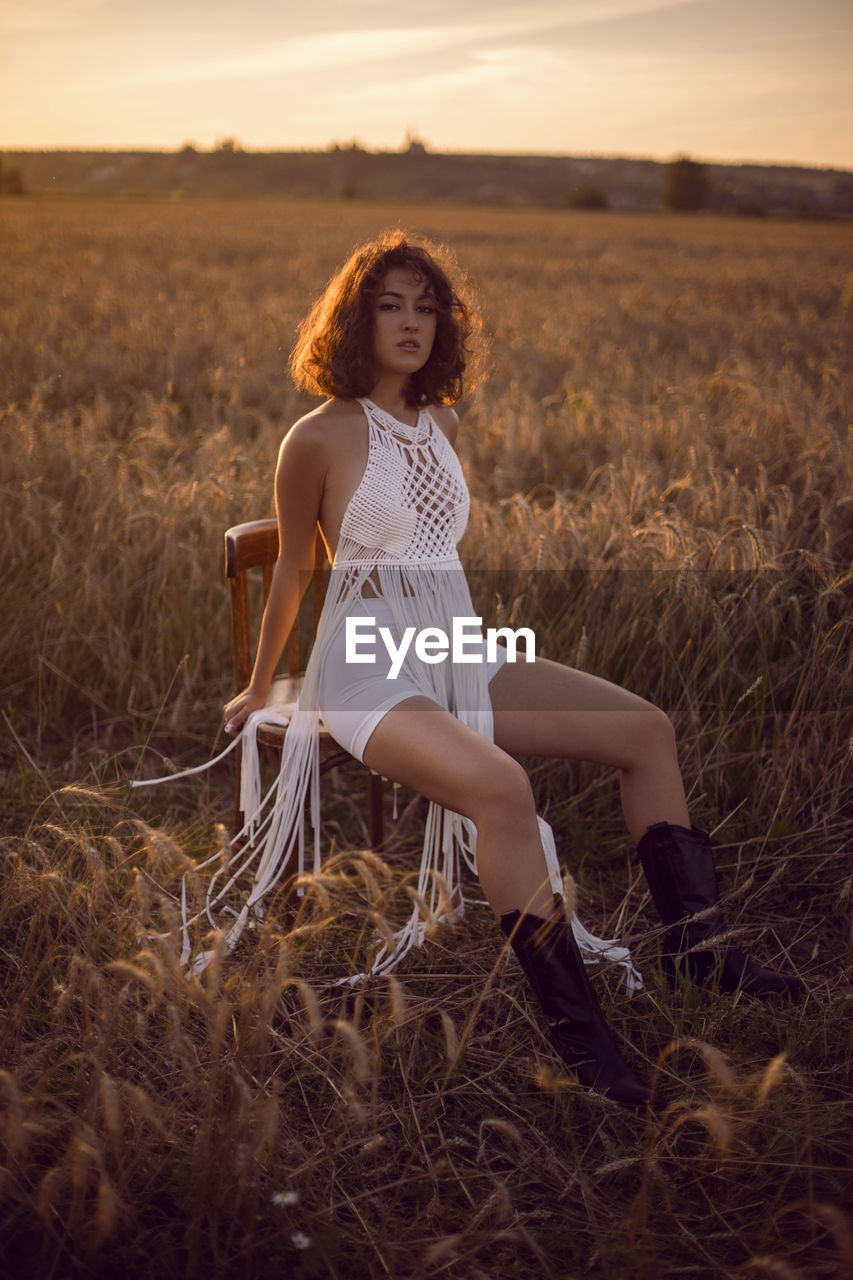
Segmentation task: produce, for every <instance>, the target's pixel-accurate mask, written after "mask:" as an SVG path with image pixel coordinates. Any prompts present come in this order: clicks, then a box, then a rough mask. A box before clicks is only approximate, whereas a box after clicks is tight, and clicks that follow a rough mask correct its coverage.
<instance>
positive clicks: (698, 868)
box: [637, 822, 805, 998]
mask: <svg viewBox="0 0 853 1280" xmlns="http://www.w3.org/2000/svg"><path fill="white" fill-rule="evenodd" d="M637 852H638V853H639V855H640V861H641V862H642V864H643V871H644V872H645V874H646V880H647V881H648V884H649V888H650V889H651V892H652V898H653V899H654V903H655V906H656V907H657V909H658V911H659V913H660V917H661V919H662V920H663V922H664V924H665V925H669V926H671V927H670V928H668V929H667V931H666V934H665V935H664V939H663V943H662V945H661V961H662V964H663V968H664V972H665V973H666V976H667V978H668V979H669V982H670V984H671V985H672V986H675V985H676V983H677V980H678V975H679V974H680V973H682V974H684V975H686V976H687V977H688V978H690V979H691V980H692V981H693V982H696V983H698V984H700V985H703V984H709V983H712V982H714V981H715V980H716V981H717V982H718V984H719V988H720V990H721V991H736V990H737V989H738V988H739V987H742V988H743V989H744V991H748V992H749V993H750V994H751V995H754V996H771V995H781V996H788V997H791V998H793V997H795V996H798V995H800V994H801V993H802V992H803V991H804V990H805V988H804V986H803V984H802V982H801V981H800V979H799V978H796V977H794V976H788V975H787V974H782V973H774V972H773V970H772V969H763V968H762V967H761V966H760V965H757V964H754V963H753V962H752V961H751V960H750V959H749V957H748V956H746V955H744V953H743V951H741V950H740V948H739V947H736V946H733V945H732V944H731V943H727V942H723V943H722V944H720V945H719V946H717V945H713V946H712V947H709V948H706V949H702V943H703V942H706V941H709V940H712V939H714V938H716V937H718V936H719V935H721V934H725V933H726V932H727V928H726V922H725V920H724V919H723V913H722V911H721V910H720V905H719V904H720V891H719V887H718V884H717V873H716V871H715V869H714V855H713V850H712V846H711V841H710V838H709V837H708V836H707V835H706V834H705V832H704V831H700V830H699V829H698V827H691V828H690V830H689V831H688V829H687V828H686V827H678V826H670V824H669V823H668V822H657V823H655V825H654V826H653V827H649V829H648V831H647V832H646V834H645V835H644V836H643V838H642V840H641V841H640V843H639V844H638V845H637ZM696 915H698V916H699V918H698V919H694V918H692V917H694V916H696ZM697 948H699V949H697Z"/></svg>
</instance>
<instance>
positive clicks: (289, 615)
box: [225, 417, 327, 733]
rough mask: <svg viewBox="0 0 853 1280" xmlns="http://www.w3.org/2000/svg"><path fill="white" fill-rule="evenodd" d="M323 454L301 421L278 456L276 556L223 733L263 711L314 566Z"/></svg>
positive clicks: (315, 428)
mask: <svg viewBox="0 0 853 1280" xmlns="http://www.w3.org/2000/svg"><path fill="white" fill-rule="evenodd" d="M326 467H327V463H326V452H325V449H324V448H323V444H322V438H321V429H320V427H319V425H318V424H317V423H316V421H313V422H312V421H311V420H310V417H309V418H303V419H301V420H300V421H299V422H297V423H296V425H295V426H294V427H293V428H292V429H291V430H290V431H289V432H288V434H287V436H286V437H285V439H284V441H283V442H282V446H281V449H280V450H279V455H278V464H277V466H276V472H275V505H276V514H277V517H278V538H279V555H278V559H277V560H276V562H275V567H274V568H273V575H272V583H271V586H270V593H269V596H268V598H267V603H266V607H265V609H264V616H263V621H262V623H261V635H260V639H259V641H258V652H257V656H256V658H255V666H254V670H253V671H252V678H251V680H250V681H249V684H248V686H247V687H246V688H245V689H244V690H243V691H242V693H239V694H237V696H236V697H234V698H232V699H231V701H230V702H228V703H226V705H225V719H226V730H227V731H228V732H229V733H237V732H238V730H239V729H240V728H241V727H242V725H243V722H244V721H245V719H246V717H247V716H248V715H249V714H250V713H251V712H252V711H257V710H258V709H259V708H260V707H263V706H264V704H265V702H266V700H267V695H268V694H269V690H270V685H271V684H272V680H273V676H274V674H275V669H276V665H277V663H278V660H279V658H280V657H281V652H282V649H283V648H284V644H285V641H286V640H287V637H288V635H289V634H290V630H291V627H292V626H293V624H294V622H295V620H296V614H297V611H298V609H299V602H300V600H301V599H302V596H303V595H304V593H305V588H306V587H307V585H308V582H309V581H310V578H311V571H312V570H313V567H314V539H315V537H316V536H317V517H318V514H319V511H320V500H321V498H322V496H323V484H324V481H325V475H326Z"/></svg>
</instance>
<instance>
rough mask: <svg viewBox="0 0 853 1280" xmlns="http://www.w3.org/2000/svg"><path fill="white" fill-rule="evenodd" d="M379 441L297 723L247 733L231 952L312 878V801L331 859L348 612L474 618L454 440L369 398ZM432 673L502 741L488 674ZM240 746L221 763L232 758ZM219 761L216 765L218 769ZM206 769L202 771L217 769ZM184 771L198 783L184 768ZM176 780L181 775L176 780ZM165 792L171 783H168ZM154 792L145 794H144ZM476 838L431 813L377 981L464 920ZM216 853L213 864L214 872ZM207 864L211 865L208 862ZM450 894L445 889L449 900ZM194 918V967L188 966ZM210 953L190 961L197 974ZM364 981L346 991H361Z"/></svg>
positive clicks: (548, 854) (230, 885)
mask: <svg viewBox="0 0 853 1280" xmlns="http://www.w3.org/2000/svg"><path fill="white" fill-rule="evenodd" d="M360 403H361V405H362V407H363V409H364V412H365V414H366V416H367V421H368V430H369V445H368V458H367V464H366V466H365V470H364V474H363V476H362V479H361V481H360V483H359V485H358V488H357V489H356V491H355V493H354V494H353V496H352V498H351V500H350V502H349V505H348V507H347V509H346V513H345V515H344V518H343V521H342V523H341V532H340V539H339V542H338V548H337V553H336V555H335V560H334V564H333V565H332V569H331V573H330V577H329V584H328V589H327V593H326V598H325V603H324V606H323V612H322V616H321V618H320V623H319V626H318V629H317V635H316V638H315V642H314V646H313V650H312V653H311V657H310V660H309V662H308V666H307V669H306V672H305V678H304V683H303V686H302V692H301V694H300V698H299V702H298V703H297V705H296V708H295V710H294V711H293V713H292V715H289V716H288V717H284V716H282V715H277V714H276V712H275V709H274V708H270V707H267V708H264V709H263V710H261V711H257V712H254V713H253V714H252V715H251V716H250V717H249V719H248V720H247V722H246V725H245V727H244V730H243V734H242V741H243V771H242V780H243V781H242V792H241V808H242V810H243V813H244V814H246V823H245V826H244V828H243V830H242V831H241V832H239V833H238V835H237V836H236V837H235V841H234V842H235V847H236V848H237V849H238V850H239V852H238V854H237V856H236V858H235V860H234V862H233V863H232V864H231V866H229V868H228V873H227V875H228V879H227V882H226V883H221V881H222V880H223V878H224V874H225V873H224V872H223V870H221V869H220V871H218V872H217V873H215V874H214V875H213V876H212V877H211V882H210V885H209V887H208V891H207V899H206V904H205V910H204V914H206V915H207V917H208V919H209V920H210V922H211V923H212V924H214V925H222V923H223V921H222V920H221V919H219V920H217V918H216V913H217V912H220V913H225V914H227V916H228V919H229V927H228V931H227V935H226V946H227V947H228V948H229V949H230V948H233V947H234V946H235V945H236V943H237V940H238V939H239V937H240V935H241V934H242V932H243V929H244V928H245V926H246V924H247V922H248V921H249V920H250V919H251V918H253V917H254V918H259V917H261V916H262V915H263V902H264V899H265V898H266V897H267V895H268V894H269V893H270V891H271V890H272V889H273V888H274V887H275V886H276V885H277V884H278V882H279V881H280V880H281V878H282V876H283V875H284V873H285V871H286V870H287V869H288V868H291V867H292V866H293V864H294V861H295V864H296V867H295V869H296V871H297V872H298V874H299V875H302V874H304V872H305V870H306V850H305V840H304V813H305V807H306V802H307V806H308V810H309V813H310V820H311V824H312V827H313V835H314V839H313V861H312V870H313V871H314V872H318V871H319V870H320V865H321V848H320V804H319V801H320V755H319V728H320V690H321V681H322V672H323V664H324V662H325V660H326V655H327V653H328V650H329V647H330V644H331V642H332V640H333V639H334V638H335V637H336V635H337V634H338V632H339V630H340V628H342V627H343V626H344V624H345V619H346V617H347V614H348V613H349V612H350V611H352V610H353V607H354V605H355V603H356V602H357V601H359V599H360V597H361V596H362V591H363V589H365V587H366V597H367V598H368V602H369V598H371V597H375V596H377V595H378V596H381V597H382V598H383V600H384V602H385V604H386V605H387V606H388V608H389V609H390V611H391V613H392V614H393V617H394V622H395V624H396V626H397V627H398V628H399V630H400V632H401V633H402V631H403V629H404V628H406V627H412V626H414V627H415V629H416V632H419V631H421V630H422V629H424V628H426V627H436V626H438V627H441V628H442V629H443V630H444V631H445V632H446V633H447V634H448V635H450V634H451V632H452V619H453V618H454V617H471V616H474V615H475V610H474V606H473V604H472V601H471V596H470V592H469V589H468V584H467V581H466V578H465V574H464V571H463V569H462V565H461V562H460V560H459V557H458V555H457V552H456V546H457V543H458V542H459V539H460V538H461V537H462V534H463V533H464V531H465V526H466V523H467V519H468V509H469V498H468V490H467V487H466V484H465V479H464V476H463V474H462V468H461V466H460V465H459V460H458V458H457V456H456V453H455V451H454V449H453V447H452V446H451V444H450V442H449V441H448V439H447V437H446V436H445V435H444V433H443V432H442V431H441V430H440V429H439V428H438V427H437V426H436V424H435V422H434V421H433V419H432V417H431V415H430V413H429V410H428V409H421V410H420V412H419V414H418V419H417V422H416V424H415V426H414V427H410V426H408V425H407V424H406V423H403V422H400V421H399V420H398V419H396V418H394V417H393V416H392V415H391V414H389V413H387V412H386V411H385V410H383V409H381V408H379V407H378V406H377V405H375V404H373V403H372V402H371V401H370V400H362V401H360ZM446 665H447V664H446V663H441V664H427V663H424V662H422V661H421V660H419V659H418V658H417V657H416V656H415V654H414V646H413V645H410V647H409V649H408V651H407V653H406V656H405V659H404V661H403V666H402V673H403V674H404V675H408V676H409V677H410V678H411V680H412V681H413V683H414V684H415V685H416V686H417V688H418V689H419V690H420V691H421V692H422V693H423V694H424V695H426V696H427V697H429V698H432V699H434V700H435V701H436V702H437V703H439V704H440V705H441V706H443V707H445V708H446V709H447V710H448V711H450V712H452V713H453V714H454V715H456V716H457V717H458V718H459V719H460V720H461V721H462V722H463V723H465V724H467V725H469V726H470V727H471V728H472V729H475V730H476V731H477V732H478V733H480V734H482V735H483V736H484V737H486V738H488V739H490V740H491V739H492V738H493V724H492V710H491V701H490V698H489V693H488V686H487V683H486V667H485V664H484V663H480V662H464V663H453V664H451V670H452V678H451V679H450V680H448V678H447V672H446V670H445V667H446ZM271 722H272V723H275V722H278V723H285V724H287V726H288V727H287V732H286V734H285V736H284V745H283V749H282V758H281V766H280V769H279V772H278V776H277V778H276V780H275V782H274V783H273V786H272V787H271V788H270V790H269V791H268V792H267V794H266V795H265V796H262V795H261V786H260V767H259V760H258V744H257V732H258V727H259V725H261V724H269V723H271ZM234 745H235V744H234V743H232V744H230V745H229V747H228V748H227V749H226V751H225V752H223V753H222V756H219V757H217V759H222V757H223V756H224V755H226V754H227V751H229V750H231V749H232V748H233V746H234ZM211 763H213V761H211V762H209V764H211ZM209 764H208V765H207V766H202V767H209ZM186 772H188V773H189V772H195V770H187V771H186ZM172 776H173V777H174V776H176V775H172ZM163 781H165V779H163ZM141 785H146V784H144V783H143V784H141ZM539 829H540V835H541V839H542V848H543V851H544V855H545V859H546V865H547V869H548V873H549V876H550V882H551V887H552V889H553V891H554V892H555V893H560V894H561V893H562V892H563V885H562V880H561V876H560V870H559V866H558V864H557V856H556V850H555V846H554V837H553V833H552V831H551V828H550V827H549V826H548V824H547V823H546V822H545V821H544V820H543V819H542V818H540V819H539ZM476 836H477V833H476V828H475V826H474V824H473V823H472V822H471V821H470V820H469V819H468V818H464V817H462V816H461V815H460V814H458V813H453V812H451V811H449V810H446V809H442V808H441V807H440V806H439V805H437V804H435V803H430V804H429V807H428V812H427V819H426V827H425V832H424V844H423V854H422V858H421V867H420V875H419V879H418V899H417V902H416V905H415V907H414V909H413V911H412V915H411V917H410V919H409V920H408V922H407V923H406V925H405V926H404V927H403V928H402V929H401V930H400V931H399V932H398V933H396V934H395V935H394V939H393V945H392V946H388V945H387V944H386V945H383V946H382V947H381V948H380V949H379V950H378V951H377V953H376V954H375V956H374V957H373V961H372V964H371V966H370V970H369V972H370V974H383V973H388V972H390V971H391V970H392V969H393V968H394V967H395V966H396V965H397V964H398V962H399V960H400V959H401V957H402V956H404V955H405V954H406V953H407V952H408V951H409V950H410V949H411V948H412V947H413V946H420V945H421V943H422V942H423V939H424V936H425V934H426V932H427V930H428V928H429V927H431V924H432V923H433V922H439V921H441V920H448V919H453V918H458V917H459V916H460V915H461V914H462V913H463V911H464V906H465V895H464V892H463V884H462V863H463V862H465V863H466V864H467V866H468V868H469V869H470V870H471V871H472V872H474V873H476ZM217 858H218V855H217V856H216V857H215V858H213V859H211V860H210V861H211V862H215V861H216V860H217ZM203 865H206V864H203ZM240 884H245V885H246V886H247V887H246V891H245V900H244V902H243V905H242V907H241V909H240V910H239V911H235V910H234V908H233V907H231V906H228V905H226V899H227V898H231V899H232V900H233V895H234V891H235V888H238V887H239V885H240ZM442 890H443V891H442ZM189 923H192V921H187V920H186V916H185V927H184V956H183V959H184V961H185V962H187V961H188V960H189V959H190V957H189V935H188V932H187V928H186V925H187V924H189ZM572 928H573V931H574V933H575V937H576V938H577V941H578V944H579V946H580V948H581V951H582V954H583V955H584V959H585V960H586V961H587V963H594V962H595V961H597V960H600V959H608V960H611V961H614V962H616V963H617V964H620V965H621V966H622V967H623V968H624V970H625V974H626V984H627V987H628V990H629V992H632V991H633V990H635V989H637V988H638V987H639V986H641V985H642V979H641V977H640V975H639V973H638V972H637V970H636V969H635V968H634V967H633V965H632V963H631V959H630V954H629V952H628V950H627V949H626V948H624V947H620V946H617V945H616V944H615V942H614V941H612V940H611V941H605V940H602V939H599V938H596V937H594V936H593V935H592V934H590V933H589V932H588V931H587V930H586V929H585V928H584V927H583V925H582V924H581V923H580V921H579V920H578V919H577V917H576V916H575V917H574V918H573V919H572ZM212 954H213V953H212V952H204V953H202V954H201V955H200V956H198V957H196V958H195V959H194V960H193V961H192V962H191V967H192V970H193V971H194V972H199V971H200V970H202V969H203V968H204V967H205V965H206V964H207V963H208V962H209V960H210V957H211V956H212ZM365 976H366V975H364V974H357V975H354V976H348V977H344V978H342V979H341V981H342V982H353V983H355V982H358V981H360V980H361V979H363V978H364V977H365Z"/></svg>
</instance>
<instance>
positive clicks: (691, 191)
mask: <svg viewBox="0 0 853 1280" xmlns="http://www.w3.org/2000/svg"><path fill="white" fill-rule="evenodd" d="M710 194H711V183H710V181H709V179H708V170H707V169H706V168H705V166H704V164H699V162H698V161H697V160H689V159H688V158H687V156H679V157H678V159H677V160H670V162H669V164H666V165H664V170H663V184H662V190H661V196H662V198H663V203H664V205H665V207H666V208H667V209H672V210H674V211H675V212H677V213H695V212H696V211H697V210H698V209H704V208H705V206H706V205H707V203H708V197H709V195H710Z"/></svg>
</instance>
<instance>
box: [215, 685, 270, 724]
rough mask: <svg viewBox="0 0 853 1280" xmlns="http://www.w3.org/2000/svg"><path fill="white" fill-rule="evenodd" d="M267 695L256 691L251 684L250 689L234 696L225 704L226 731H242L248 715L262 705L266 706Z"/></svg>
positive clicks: (258, 709)
mask: <svg viewBox="0 0 853 1280" xmlns="http://www.w3.org/2000/svg"><path fill="white" fill-rule="evenodd" d="M266 701H267V700H266V697H265V696H264V695H263V694H260V693H255V692H254V690H253V689H252V686H251V685H250V686H249V688H248V689H244V690H243V692H242V693H238V694H237V696H236V698H232V699H231V701H230V702H226V704H225V732H226V733H230V734H231V735H232V737H233V736H234V734H237V733H239V732H240V730H241V729H242V728H243V725H244V724H245V722H246V719H247V717H248V716H250V715H251V714H252V712H253V711H260V709H261V707H264V706H266Z"/></svg>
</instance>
